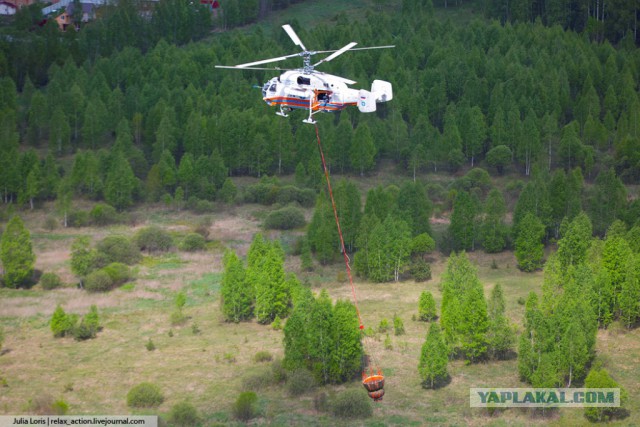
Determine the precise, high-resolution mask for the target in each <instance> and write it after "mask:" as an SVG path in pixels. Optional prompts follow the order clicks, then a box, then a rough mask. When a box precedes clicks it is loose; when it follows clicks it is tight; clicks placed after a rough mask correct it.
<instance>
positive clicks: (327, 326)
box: [306, 290, 335, 384]
mask: <svg viewBox="0 0 640 427" xmlns="http://www.w3.org/2000/svg"><path fill="white" fill-rule="evenodd" d="M308 320H309V323H308V324H307V325H306V330H307V334H306V335H307V336H306V339H307V340H308V345H309V347H308V352H309V353H308V357H309V362H310V363H309V368H310V370H311V372H312V373H313V375H314V377H315V378H316V381H318V382H319V383H322V384H327V383H328V382H329V381H330V379H331V371H330V368H331V365H330V362H331V360H332V353H333V349H334V348H335V342H334V333H333V327H334V320H333V310H332V305H331V299H330V298H329V294H327V292H326V291H325V290H323V291H322V292H321V293H320V295H319V296H318V298H316V301H315V303H314V304H313V306H312V307H311V311H310V312H309V318H308Z"/></svg>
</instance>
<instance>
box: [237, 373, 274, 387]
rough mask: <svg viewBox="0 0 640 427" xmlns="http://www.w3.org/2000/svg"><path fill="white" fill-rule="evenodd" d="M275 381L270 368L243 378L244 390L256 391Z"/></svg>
mask: <svg viewBox="0 0 640 427" xmlns="http://www.w3.org/2000/svg"><path fill="white" fill-rule="evenodd" d="M272 383H273V375H271V372H270V371H269V370H262V371H260V372H258V373H255V374H251V375H248V376H246V377H244V378H243V379H242V390H244V391H255V390H262V389H264V388H267V387H269V386H270V385H271V384H272Z"/></svg>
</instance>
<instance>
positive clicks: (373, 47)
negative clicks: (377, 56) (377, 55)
mask: <svg viewBox="0 0 640 427" xmlns="http://www.w3.org/2000/svg"><path fill="white" fill-rule="evenodd" d="M394 47H396V46H395V45H389V46H369V47H355V48H351V49H349V50H352V51H353V50H369V49H391V48H394ZM332 52H337V50H335V49H334V50H316V51H315V53H332Z"/></svg>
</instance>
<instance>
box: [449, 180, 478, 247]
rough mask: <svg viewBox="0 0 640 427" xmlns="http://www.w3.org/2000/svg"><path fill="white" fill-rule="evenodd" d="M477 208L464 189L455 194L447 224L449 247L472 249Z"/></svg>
mask: <svg viewBox="0 0 640 427" xmlns="http://www.w3.org/2000/svg"><path fill="white" fill-rule="evenodd" d="M477 215H478V212H477V209H476V204H475V203H474V201H473V199H472V198H471V196H470V195H469V193H467V192H466V191H464V190H461V191H459V192H458V194H456V198H455V200H454V202H453V213H452V214H451V223H450V225H449V236H450V238H451V247H452V249H453V250H455V251H460V250H473V249H474V246H475V238H476V225H477V223H476V222H477Z"/></svg>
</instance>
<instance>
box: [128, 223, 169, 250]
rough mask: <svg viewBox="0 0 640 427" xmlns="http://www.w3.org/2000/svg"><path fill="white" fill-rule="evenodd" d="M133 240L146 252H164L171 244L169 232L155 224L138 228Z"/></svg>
mask: <svg viewBox="0 0 640 427" xmlns="http://www.w3.org/2000/svg"><path fill="white" fill-rule="evenodd" d="M134 241H135V242H136V245H137V246H138V248H139V249H140V250H141V251H148V252H166V251H168V250H169V249H171V246H172V245H173V239H171V236H170V235H169V233H167V232H166V231H164V230H163V229H162V228H160V227H156V226H155V225H153V226H150V227H145V228H143V229H141V230H139V231H138V232H137V233H136V236H135V237H134Z"/></svg>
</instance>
